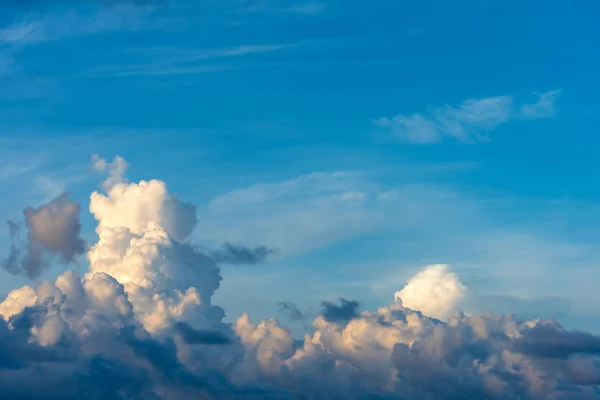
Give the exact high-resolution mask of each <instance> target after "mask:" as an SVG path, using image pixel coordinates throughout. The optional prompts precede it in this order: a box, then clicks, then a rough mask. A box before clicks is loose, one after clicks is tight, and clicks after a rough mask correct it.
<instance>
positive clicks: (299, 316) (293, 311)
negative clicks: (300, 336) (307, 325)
mask: <svg viewBox="0 0 600 400" xmlns="http://www.w3.org/2000/svg"><path fill="white" fill-rule="evenodd" d="M277 307H279V310H280V311H283V312H285V313H286V314H287V315H288V318H289V319H290V321H303V320H304V319H305V318H306V317H305V316H304V314H303V313H302V312H301V311H300V309H299V308H298V306H297V305H296V304H294V303H292V302H291V301H280V302H279V303H277Z"/></svg>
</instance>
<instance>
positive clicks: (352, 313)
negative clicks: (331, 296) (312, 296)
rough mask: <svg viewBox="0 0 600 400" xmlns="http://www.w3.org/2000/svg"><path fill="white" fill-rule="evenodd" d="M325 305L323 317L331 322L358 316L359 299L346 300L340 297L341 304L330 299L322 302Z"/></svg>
mask: <svg viewBox="0 0 600 400" xmlns="http://www.w3.org/2000/svg"><path fill="white" fill-rule="evenodd" d="M321 306H322V307H323V317H324V318H325V319H326V320H327V321H330V322H348V321H350V320H351V319H353V318H356V317H358V315H359V313H358V307H359V304H358V301H355V300H346V299H344V298H343V297H340V304H339V305H338V304H335V303H331V302H328V301H323V302H321Z"/></svg>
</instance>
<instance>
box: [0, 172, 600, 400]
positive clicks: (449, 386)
mask: <svg viewBox="0 0 600 400" xmlns="http://www.w3.org/2000/svg"><path fill="white" fill-rule="evenodd" d="M90 211H91V212H92V214H93V215H94V217H95V218H96V220H97V229H96V231H97V233H98V241H97V242H96V243H95V244H94V245H93V246H91V247H90V248H89V249H88V251H87V258H88V261H89V271H88V272H87V273H86V274H84V276H82V277H79V276H77V275H75V274H74V273H73V272H71V271H68V272H65V273H63V274H62V275H60V276H59V277H58V278H57V279H56V280H55V281H54V282H48V281H46V282H41V283H39V284H36V285H32V286H24V287H22V288H18V289H15V290H13V291H12V292H10V293H9V295H8V296H7V298H6V299H5V300H4V301H2V302H0V315H1V316H2V317H3V318H1V319H0V392H1V393H2V398H3V399H4V398H6V399H23V398H27V399H33V400H37V399H58V398H60V399H96V398H98V399H109V398H110V399H132V398H133V399H169V400H170V399H173V400H174V399H240V398H243V399H309V398H310V399H407V400H408V399H432V400H437V399H439V400H448V399H548V400H550V399H596V398H598V396H599V391H598V386H597V385H598V384H600V363H599V359H598V355H599V353H600V337H598V336H594V335H591V334H588V333H585V332H570V331H566V330H564V329H563V328H562V327H561V326H560V325H559V324H557V323H556V322H554V321H552V320H539V319H534V320H530V321H521V320H517V319H515V318H514V317H513V316H510V315H504V316H494V315H491V314H486V315H467V314H465V313H463V312H461V311H460V310H459V306H460V300H461V299H462V296H463V295H464V293H465V290H466V288H465V286H464V285H463V284H462V283H461V282H460V279H459V277H458V276H457V275H455V274H454V273H452V272H451V271H450V268H449V267H448V266H440V265H435V266H430V267H427V268H425V269H424V270H423V272H421V273H419V274H417V275H416V276H415V277H414V278H413V279H411V280H409V282H408V283H407V285H406V286H405V287H404V288H403V289H402V290H400V291H399V292H398V293H397V294H396V297H397V298H396V300H395V301H394V302H393V303H392V304H389V305H387V306H383V307H380V308H379V309H377V310H373V311H368V310H364V311H361V310H359V308H358V306H359V304H358V302H354V301H349V300H345V299H340V303H333V302H324V303H323V311H322V313H321V315H318V316H317V317H316V318H315V319H314V321H313V330H312V331H311V332H309V333H307V334H306V335H305V337H304V339H303V341H301V342H298V341H296V340H295V339H294V337H293V336H292V333H291V331H290V330H289V329H288V328H287V327H285V326H284V325H282V324H280V323H279V322H278V321H277V320H276V319H274V318H271V319H268V320H263V321H259V322H258V323H254V322H253V321H252V320H251V319H250V317H249V316H248V315H246V314H243V315H241V316H239V318H238V319H237V320H236V321H235V323H232V324H228V323H224V322H223V318H224V315H225V311H224V310H223V309H221V308H220V307H218V306H217V305H214V304H212V300H211V299H212V296H213V294H214V293H215V291H216V290H218V288H219V286H220V282H221V279H222V278H221V274H220V268H219V266H218V264H217V263H216V262H215V260H214V259H213V258H212V257H210V256H207V255H205V254H202V253H199V252H197V251H196V249H195V247H193V246H192V245H191V244H189V243H188V239H189V237H190V234H191V232H192V230H193V229H194V226H195V225H196V219H195V207H194V206H193V205H191V204H188V203H185V202H183V201H181V200H179V198H178V197H177V196H176V195H174V194H171V193H170V192H169V191H168V189H167V186H166V184H165V183H164V182H161V181H158V180H150V181H140V182H137V183H125V181H122V182H118V183H115V184H114V185H112V186H111V187H110V189H109V190H108V191H105V192H94V193H92V195H91V197H90ZM34 212H36V211H35V210H34ZM37 212H38V213H39V212H40V211H39V209H38V210H37ZM31 224H32V226H35V224H34V223H33V222H32V223H31ZM68 232H70V230H66V231H65V232H62V231H61V233H65V234H67V238H68V237H69V236H68ZM52 243H55V242H52ZM56 243H60V244H64V243H71V242H69V241H68V240H66V239H64V238H63V239H60V240H58V242H56ZM51 248H52V249H57V248H58V249H60V250H62V247H60V246H55V247H51ZM67 254H71V253H67ZM283 304H284V305H282V306H281V307H282V308H283V309H286V310H289V311H290V312H291V313H292V314H293V315H295V316H296V317H297V318H300V317H304V316H303V315H302V313H300V312H299V310H298V309H297V307H295V308H294V307H292V306H291V305H290V304H289V303H288V304H285V303H283ZM409 305H410V306H409ZM434 317H435V318H434Z"/></svg>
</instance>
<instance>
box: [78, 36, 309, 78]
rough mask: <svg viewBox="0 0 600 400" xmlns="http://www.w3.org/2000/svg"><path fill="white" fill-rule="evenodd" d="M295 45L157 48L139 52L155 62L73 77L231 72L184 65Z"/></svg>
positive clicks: (226, 67) (222, 67)
mask: <svg viewBox="0 0 600 400" xmlns="http://www.w3.org/2000/svg"><path fill="white" fill-rule="evenodd" d="M301 45H302V44H299V43H291V44H276V45H240V46H234V47H229V48H219V49H204V50H184V51H181V50H177V49H172V48H162V49H161V48H157V49H146V50H142V51H141V52H142V54H144V53H145V54H150V55H155V56H156V58H157V59H159V60H158V61H151V62H149V63H146V64H139V65H129V66H108V67H101V68H97V69H94V70H90V71H84V72H81V73H79V74H76V77H82V76H84V77H130V76H160V75H197V74H206V73H213V72H220V71H226V70H231V69H235V68H236V67H234V66H230V65H215V64H200V65H187V64H189V63H194V62H197V61H206V60H211V59H223V58H231V57H243V56H247V55H252V54H263V53H270V52H274V51H278V50H284V49H290V48H294V47H298V46H301Z"/></svg>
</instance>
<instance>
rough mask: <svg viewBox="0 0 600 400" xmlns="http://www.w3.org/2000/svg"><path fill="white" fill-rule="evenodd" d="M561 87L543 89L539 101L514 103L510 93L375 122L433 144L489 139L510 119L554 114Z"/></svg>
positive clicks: (414, 140) (412, 139) (400, 137)
mask: <svg viewBox="0 0 600 400" xmlns="http://www.w3.org/2000/svg"><path fill="white" fill-rule="evenodd" d="M559 92H560V91H559V90H553V91H550V92H547V93H543V94H541V95H540V96H539V99H538V101H537V102H536V103H532V104H523V105H522V106H521V107H520V108H518V109H516V110H515V108H514V107H513V103H514V99H513V97H511V96H497V97H486V98H481V99H467V100H465V101H463V102H462V103H461V104H460V105H459V106H458V107H454V106H450V105H446V106H445V107H435V108H431V109H430V110H428V112H426V113H414V114H398V115H396V116H394V117H391V118H387V117H383V118H379V119H378V120H376V121H374V124H375V125H376V126H378V127H380V128H384V129H386V130H388V131H390V132H391V133H392V135H394V137H395V138H396V139H398V140H399V141H402V142H406V143H413V144H434V143H440V142H442V141H444V140H445V139H446V138H453V139H455V140H457V141H460V142H470V143H473V142H486V141H488V140H489V133H490V132H491V131H493V130H494V129H496V128H498V127H500V126H501V125H503V124H505V123H507V122H508V121H510V120H516V119H519V118H523V117H525V118H549V117H552V116H554V112H555V108H554V101H555V98H556V96H557V95H558V93H559Z"/></svg>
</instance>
